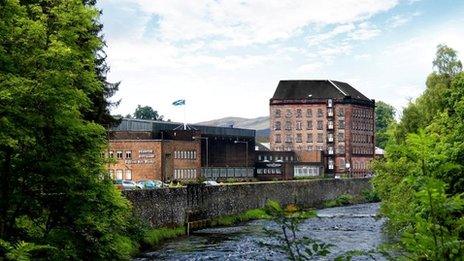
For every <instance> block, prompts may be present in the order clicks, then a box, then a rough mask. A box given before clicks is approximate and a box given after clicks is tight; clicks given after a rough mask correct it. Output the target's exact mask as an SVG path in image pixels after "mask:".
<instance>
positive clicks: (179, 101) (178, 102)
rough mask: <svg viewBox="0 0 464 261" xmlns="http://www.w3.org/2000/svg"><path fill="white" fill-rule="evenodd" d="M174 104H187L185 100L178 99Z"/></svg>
mask: <svg viewBox="0 0 464 261" xmlns="http://www.w3.org/2000/svg"><path fill="white" fill-rule="evenodd" d="M172 105H174V106H180V105H185V100H177V101H175V102H173V103H172Z"/></svg>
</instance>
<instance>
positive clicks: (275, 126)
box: [274, 121, 282, 130]
mask: <svg viewBox="0 0 464 261" xmlns="http://www.w3.org/2000/svg"><path fill="white" fill-rule="evenodd" d="M280 125H281V124H280V121H276V122H275V124H274V130H280V129H281V128H282V126H280Z"/></svg>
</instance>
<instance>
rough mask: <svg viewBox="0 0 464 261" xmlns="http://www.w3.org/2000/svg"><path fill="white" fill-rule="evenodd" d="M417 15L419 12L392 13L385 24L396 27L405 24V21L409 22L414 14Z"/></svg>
mask: <svg viewBox="0 0 464 261" xmlns="http://www.w3.org/2000/svg"><path fill="white" fill-rule="evenodd" d="M419 15H420V12H414V13H408V14H398V15H394V16H392V17H391V18H390V19H388V20H387V25H388V26H389V27H391V28H397V27H400V26H402V25H405V24H406V23H408V22H410V21H411V20H412V19H413V18H414V17H415V16H419Z"/></svg>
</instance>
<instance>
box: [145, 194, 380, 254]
mask: <svg viewBox="0 0 464 261" xmlns="http://www.w3.org/2000/svg"><path fill="white" fill-rule="evenodd" d="M378 208H379V204H378V203H368V204H358V205H351V206H344V207H334V208H326V209H319V210H317V216H316V218H309V219H307V220H305V221H304V222H303V223H302V224H301V231H300V232H298V233H300V235H301V236H308V237H310V238H313V239H315V240H318V241H321V242H326V243H330V244H332V245H333V246H332V247H331V248H330V254H329V255H328V256H327V257H326V258H320V259H319V260H333V259H334V258H336V257H338V256H340V255H344V254H346V253H351V254H356V255H357V256H358V257H359V260H371V259H373V258H375V259H376V260H385V259H384V258H383V257H382V255H381V254H380V253H379V252H378V251H377V247H378V246H379V245H380V244H381V243H382V242H383V235H382V232H381V227H382V225H383V222H384V221H383V220H382V219H377V218H376V214H377V211H378ZM265 228H266V229H273V228H276V225H275V224H273V222H271V221H269V220H266V219H259V220H254V221H249V222H239V223H236V224H235V225H232V226H227V227H214V228H206V229H202V230H199V231H195V233H193V234H192V235H191V236H189V237H181V238H178V239H175V240H169V241H165V243H163V244H162V245H159V246H158V247H157V248H156V249H155V250H153V251H149V252H145V253H143V254H141V255H140V256H139V257H138V258H136V260H145V261H148V260H160V259H161V260H212V259H218V260H244V259H246V260H250V259H254V260H263V259H266V260H283V259H286V256H285V254H283V253H280V252H278V251H276V250H275V249H269V248H266V247H265V246H263V244H262V243H272V242H273V241H272V239H269V238H268V237H267V235H266V233H265V231H264V229H265ZM316 260H317V258H316Z"/></svg>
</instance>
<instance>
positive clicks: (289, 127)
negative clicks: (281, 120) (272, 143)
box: [285, 121, 292, 130]
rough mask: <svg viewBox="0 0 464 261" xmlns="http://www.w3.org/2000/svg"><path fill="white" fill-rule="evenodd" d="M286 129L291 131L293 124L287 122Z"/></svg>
mask: <svg viewBox="0 0 464 261" xmlns="http://www.w3.org/2000/svg"><path fill="white" fill-rule="evenodd" d="M285 129H286V130H291V129H292V122H290V121H286V122H285Z"/></svg>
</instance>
